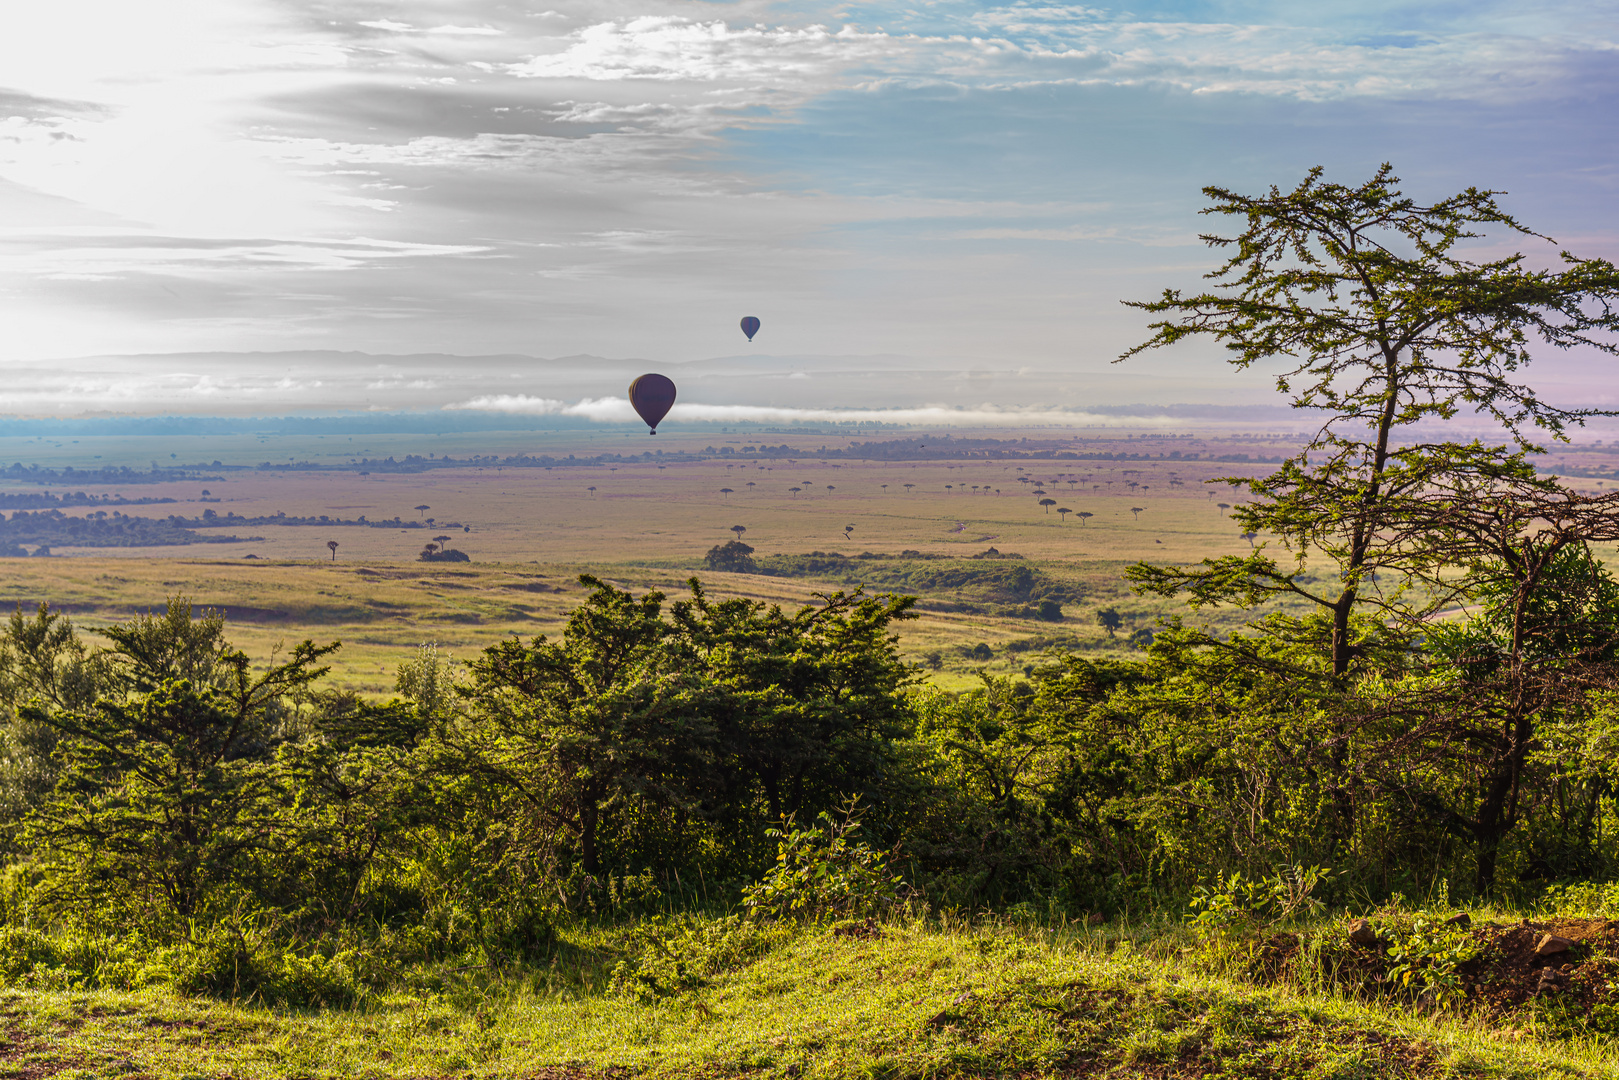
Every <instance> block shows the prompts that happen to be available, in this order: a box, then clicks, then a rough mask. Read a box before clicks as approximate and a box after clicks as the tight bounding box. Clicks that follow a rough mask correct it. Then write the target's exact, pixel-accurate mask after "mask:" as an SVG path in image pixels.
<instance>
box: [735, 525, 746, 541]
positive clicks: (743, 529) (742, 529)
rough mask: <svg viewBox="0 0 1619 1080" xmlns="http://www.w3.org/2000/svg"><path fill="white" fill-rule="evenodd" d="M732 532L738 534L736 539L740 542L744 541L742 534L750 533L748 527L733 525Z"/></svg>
mask: <svg viewBox="0 0 1619 1080" xmlns="http://www.w3.org/2000/svg"><path fill="white" fill-rule="evenodd" d="M731 531H732V532H734V533H736V538H737V539H738V540H740V539H742V534H743V533H745V532H747V531H748V527H747V526H746V525H732V526H731Z"/></svg>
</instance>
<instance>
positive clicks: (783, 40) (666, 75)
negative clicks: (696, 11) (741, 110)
mask: <svg viewBox="0 0 1619 1080" xmlns="http://www.w3.org/2000/svg"><path fill="white" fill-rule="evenodd" d="M903 48H904V46H902V45H896V44H895V43H893V42H892V41H891V40H890V38H889V36H888V35H887V34H884V33H880V32H878V33H871V32H862V31H859V30H856V29H855V28H853V27H850V26H845V27H842V28H841V29H838V30H832V29H830V28H828V27H826V26H822V25H819V24H812V25H809V26H802V27H785V26H778V27H764V26H740V27H734V28H733V27H732V26H730V25H729V24H728V23H726V22H724V21H721V20H718V19H716V20H711V21H707V22H702V21H697V20H693V19H684V18H678V17H673V16H654V15H645V16H640V17H637V18H630V19H619V20H614V21H612V22H602V23H596V24H594V25H592V26H587V27H584V28H583V29H581V30H578V31H576V32H575V33H574V34H573V35H572V42H571V44H569V46H568V47H567V49H565V50H564V51H562V52H560V53H555V54H551V55H543V56H535V57H532V58H531V59H529V60H526V61H524V62H522V63H519V64H512V65H509V66H508V67H507V70H508V71H509V72H510V73H511V74H513V75H516V76H518V77H519V78H529V79H539V78H552V79H558V78H560V79H592V80H620V79H653V80H700V81H705V82H714V81H719V80H738V81H746V82H751V83H756V84H757V83H794V82H797V81H799V80H802V79H804V78H806V77H814V76H819V75H822V74H824V73H825V72H827V71H828V70H829V69H838V68H842V67H846V66H848V65H851V64H855V63H859V62H862V61H871V60H876V59H878V58H880V57H883V56H888V55H892V54H894V53H895V52H898V51H900V50H902V49H903Z"/></svg>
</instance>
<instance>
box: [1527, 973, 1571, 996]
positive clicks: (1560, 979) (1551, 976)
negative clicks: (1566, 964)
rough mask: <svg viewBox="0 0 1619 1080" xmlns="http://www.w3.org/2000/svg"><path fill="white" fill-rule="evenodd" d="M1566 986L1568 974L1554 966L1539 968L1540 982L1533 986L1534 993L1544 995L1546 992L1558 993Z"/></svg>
mask: <svg viewBox="0 0 1619 1080" xmlns="http://www.w3.org/2000/svg"><path fill="white" fill-rule="evenodd" d="M1566 986H1568V976H1567V975H1564V974H1563V973H1562V972H1561V971H1558V970H1557V969H1556V968H1554V967H1543V968H1541V969H1540V982H1539V983H1538V984H1536V986H1535V995H1536V996H1537V997H1545V996H1546V995H1547V994H1560V993H1562V992H1563V989H1564V987H1566Z"/></svg>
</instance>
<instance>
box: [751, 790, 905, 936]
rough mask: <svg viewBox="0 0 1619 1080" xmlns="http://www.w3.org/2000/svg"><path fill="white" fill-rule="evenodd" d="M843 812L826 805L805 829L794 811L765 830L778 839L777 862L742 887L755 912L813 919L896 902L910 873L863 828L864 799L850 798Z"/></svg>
mask: <svg viewBox="0 0 1619 1080" xmlns="http://www.w3.org/2000/svg"><path fill="white" fill-rule="evenodd" d="M840 813H841V817H837V816H834V815H833V814H830V813H828V812H826V811H822V812H821V813H820V814H819V815H818V816H817V817H816V824H815V825H813V826H811V827H809V828H807V829H801V828H797V827H795V825H794V823H793V820H792V817H791V816H788V817H786V818H784V819H783V821H782V825H781V827H780V828H775V829H770V830H769V831H768V832H767V833H766V834H765V835H767V836H769V837H771V838H773V839H775V840H776V841H777V852H776V864H775V865H774V866H772V867H771V868H770V869H769V870H768V871H766V872H765V875H764V877H763V879H761V880H760V881H759V882H758V883H757V884H754V885H750V886H749V887H748V888H746V889H744V890H743V892H742V904H743V906H744V907H746V908H747V909H748V912H749V913H750V914H752V915H755V916H765V917H771V918H777V919H809V920H811V921H819V920H821V919H826V918H830V917H839V916H841V917H858V916H866V915H872V914H875V913H877V912H880V911H882V910H883V909H884V908H886V907H888V906H890V905H892V904H893V903H894V902H895V901H896V900H897V899H898V898H899V895H900V887H901V884H902V883H903V881H904V879H903V878H902V877H900V876H899V875H898V874H894V873H892V870H891V868H890V867H889V865H888V860H887V858H886V857H885V856H884V855H883V854H882V853H881V852H878V851H874V850H872V848H871V847H870V846H869V845H868V844H866V843H865V842H864V841H861V840H858V839H856V837H858V835H859V834H860V820H859V817H858V814H859V802H858V800H856V799H850V800H849V801H848V802H847V803H845V804H844V805H843V807H842V808H841V811H840Z"/></svg>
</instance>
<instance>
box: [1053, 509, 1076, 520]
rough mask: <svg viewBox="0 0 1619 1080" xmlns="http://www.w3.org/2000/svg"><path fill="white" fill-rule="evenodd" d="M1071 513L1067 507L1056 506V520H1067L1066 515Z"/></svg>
mask: <svg viewBox="0 0 1619 1080" xmlns="http://www.w3.org/2000/svg"><path fill="white" fill-rule="evenodd" d="M1072 513H1073V511H1072V510H1070V509H1068V507H1066V506H1059V507H1057V520H1058V521H1059V522H1062V521H1067V520H1068V515H1069V514H1072Z"/></svg>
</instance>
